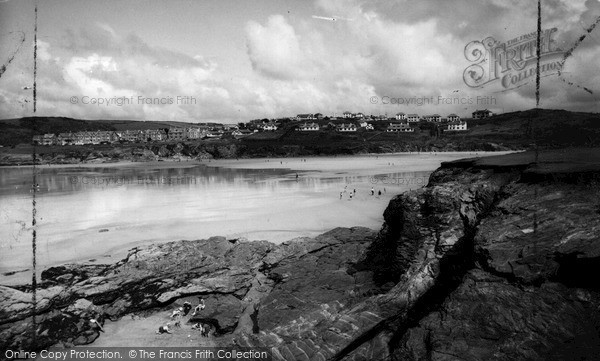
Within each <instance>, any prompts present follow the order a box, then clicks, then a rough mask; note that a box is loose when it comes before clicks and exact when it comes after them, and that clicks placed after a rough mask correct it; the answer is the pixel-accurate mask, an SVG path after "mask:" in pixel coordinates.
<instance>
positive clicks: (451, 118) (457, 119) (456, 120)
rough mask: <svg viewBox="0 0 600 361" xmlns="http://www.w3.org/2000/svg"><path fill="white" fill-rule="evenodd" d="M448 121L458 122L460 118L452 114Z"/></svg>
mask: <svg viewBox="0 0 600 361" xmlns="http://www.w3.org/2000/svg"><path fill="white" fill-rule="evenodd" d="M448 121H449V122H459V121H460V117H459V116H458V115H456V114H454V113H452V114H450V115H448Z"/></svg>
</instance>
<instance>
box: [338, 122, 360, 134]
mask: <svg viewBox="0 0 600 361" xmlns="http://www.w3.org/2000/svg"><path fill="white" fill-rule="evenodd" d="M336 130H337V131H338V132H356V125H355V124H352V123H348V124H344V123H342V124H338V126H337V127H336Z"/></svg>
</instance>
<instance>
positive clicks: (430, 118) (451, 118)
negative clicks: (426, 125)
mask: <svg viewBox="0 0 600 361" xmlns="http://www.w3.org/2000/svg"><path fill="white" fill-rule="evenodd" d="M396 120H406V121H407V122H409V123H416V122H420V121H421V120H423V121H426V122H435V123H447V122H459V121H460V117H459V116H458V115H456V114H449V115H448V116H447V117H446V118H442V116H441V115H439V114H433V115H424V116H423V117H420V116H419V115H418V114H405V113H398V114H396Z"/></svg>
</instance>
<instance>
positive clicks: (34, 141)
mask: <svg viewBox="0 0 600 361" xmlns="http://www.w3.org/2000/svg"><path fill="white" fill-rule="evenodd" d="M42 139H44V136H43V135H34V136H33V137H32V138H31V144H37V145H40V144H42Z"/></svg>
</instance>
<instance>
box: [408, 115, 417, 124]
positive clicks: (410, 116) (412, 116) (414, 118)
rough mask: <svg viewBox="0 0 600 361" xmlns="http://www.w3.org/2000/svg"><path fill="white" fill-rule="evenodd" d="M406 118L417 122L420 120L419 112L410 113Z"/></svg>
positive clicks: (410, 121) (411, 121)
mask: <svg viewBox="0 0 600 361" xmlns="http://www.w3.org/2000/svg"><path fill="white" fill-rule="evenodd" d="M406 120H408V122H409V123H416V122H418V121H419V115H418V114H409V115H407V116H406Z"/></svg>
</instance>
